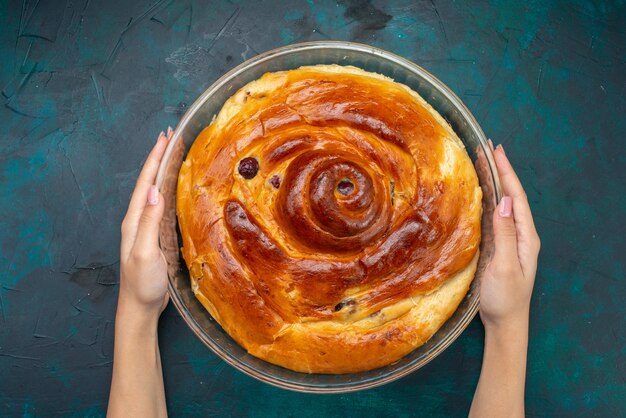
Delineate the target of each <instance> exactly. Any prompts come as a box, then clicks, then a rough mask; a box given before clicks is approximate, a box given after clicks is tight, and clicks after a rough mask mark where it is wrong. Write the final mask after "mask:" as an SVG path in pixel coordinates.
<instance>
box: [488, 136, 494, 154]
mask: <svg viewBox="0 0 626 418" xmlns="http://www.w3.org/2000/svg"><path fill="white" fill-rule="evenodd" d="M487 143H488V144H489V148H491V151H493V141H492V140H491V139H488V140H487Z"/></svg>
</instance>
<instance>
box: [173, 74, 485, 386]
mask: <svg viewBox="0 0 626 418" xmlns="http://www.w3.org/2000/svg"><path fill="white" fill-rule="evenodd" d="M243 159H248V160H246V162H245V163H248V162H251V161H252V160H251V159H254V160H255V161H252V163H254V162H256V163H258V169H257V166H256V165H255V164H248V165H245V164H243V163H240V162H241V161H242V160H243ZM244 166H245V167H244ZM242 167H243V168H242ZM481 197H482V194H481V189H480V187H479V184H478V178H477V175H476V172H475V170H474V167H473V165H472V162H471V160H470V158H469V156H468V155H467V153H466V151H465V149H464V147H463V144H462V143H461V141H460V139H459V138H458V137H457V135H456V134H455V133H454V131H453V130H452V128H451V127H450V126H449V125H448V123H447V122H446V121H445V120H443V118H442V117H441V116H440V115H439V114H438V113H437V112H436V111H434V110H433V109H432V107H431V106H430V105H428V104H427V103H426V102H425V101H424V100H423V99H422V98H421V97H420V96H419V95H418V94H417V93H415V92H414V91H412V90H411V89H409V88H408V87H406V86H404V85H402V84H399V83H395V82H393V81H392V80H391V79H389V78H386V77H384V76H381V75H379V74H374V73H369V72H365V71H363V70H360V69H358V68H355V67H342V66H337V65H319V66H313V67H301V68H299V69H297V70H291V71H287V72H278V73H268V74H265V75H264V76H263V77H261V78H260V79H258V80H256V81H253V82H251V83H249V84H248V85H246V86H244V87H243V88H241V89H240V90H239V91H237V93H235V94H234V95H233V96H232V97H231V98H230V99H228V101H227V102H226V103H225V105H224V107H223V108H222V110H221V111H220V113H219V115H218V116H217V117H216V118H215V119H214V121H213V122H212V123H211V124H210V125H209V126H208V127H207V128H206V129H204V130H203V131H202V133H201V134H200V135H199V136H198V138H197V139H196V141H195V142H194V144H193V146H192V147H191V150H190V151H189V154H188V155H187V158H186V160H185V162H184V163H183V165H182V167H181V170H180V174H179V178H178V191H177V205H176V206H177V214H178V219H179V225H180V230H181V234H182V238H183V248H182V253H183V257H184V259H185V261H186V263H187V266H188V268H189V271H190V276H191V280H192V288H193V290H194V293H195V295H196V297H197V298H198V299H199V300H200V302H202V304H203V305H204V306H205V307H206V309H207V310H208V311H209V313H210V314H211V315H212V316H213V317H214V318H215V319H216V320H217V321H218V322H219V323H220V325H221V326H222V327H223V328H224V329H225V330H226V332H228V333H229V334H230V335H231V336H232V337H233V338H234V339H235V340H236V341H237V342H238V343H239V344H241V345H242V346H243V347H245V348H246V349H247V350H248V351H249V352H250V353H251V354H252V355H254V356H257V357H259V358H261V359H263V360H266V361H269V362H271V363H274V364H277V365H280V366H283V367H286V368H289V369H292V370H296V371H301V372H307V373H336V374H339V373H351V372H358V371H364V370H371V369H374V368H378V367H381V366H385V365H387V364H390V363H393V362H395V361H397V360H399V359H400V358H402V357H403V356H404V355H406V354H407V353H409V352H410V351H412V350H414V349H415V348H416V347H419V346H420V345H422V344H424V343H425V342H426V341H427V340H428V339H429V338H430V337H431V336H432V335H433V334H434V333H435V332H436V331H437V330H438V329H439V328H440V327H441V326H442V325H443V323H444V322H445V321H446V320H447V319H448V318H449V317H450V316H451V315H452V314H453V313H454V311H455V310H456V308H457V306H458V305H459V303H460V302H461V300H462V299H463V297H464V296H465V294H466V293H467V290H468V288H469V285H470V283H471V281H472V279H473V277H474V273H475V271H476V264H477V260H478V246H479V243H480V215H481Z"/></svg>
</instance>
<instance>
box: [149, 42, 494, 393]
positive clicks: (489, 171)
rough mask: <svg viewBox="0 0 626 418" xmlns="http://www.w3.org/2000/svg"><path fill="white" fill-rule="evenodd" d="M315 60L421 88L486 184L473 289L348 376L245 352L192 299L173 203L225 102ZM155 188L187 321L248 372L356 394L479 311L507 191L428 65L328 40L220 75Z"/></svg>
mask: <svg viewBox="0 0 626 418" xmlns="http://www.w3.org/2000/svg"><path fill="white" fill-rule="evenodd" d="M315 64H339V65H354V66H356V67H360V68H362V69H364V70H367V71H372V72H376V73H381V74H384V75H386V76H389V77H391V78H393V79H394V80H395V81H397V82H400V83H404V84H406V85H408V86H409V87H411V88H412V89H413V90H415V91H417V92H418V93H419V94H420V95H422V97H424V99H425V100H426V101H428V102H429V103H430V104H431V105H432V106H433V107H434V108H435V109H436V110H437V111H438V112H439V113H440V114H441V115H442V116H443V117H444V118H445V119H446V120H448V122H449V123H450V124H451V125H452V127H453V128H454V130H455V131H456V133H457V134H458V135H459V137H460V138H461V140H462V141H463V143H464V144H465V146H466V148H467V151H468V153H469V155H470V157H471V158H472V160H473V161H474V163H475V165H476V168H477V172H478V175H479V181H480V184H481V187H482V189H483V195H484V197H483V217H482V226H483V228H482V229H483V235H482V241H481V255H480V259H479V264H478V270H477V272H476V276H475V279H474V281H473V282H472V285H471V287H470V290H469V292H468V293H467V295H466V296H465V298H464V299H463V301H462V302H461V304H460V305H459V307H458V309H457V310H456V312H455V313H454V314H453V315H452V317H451V318H450V319H449V320H448V321H447V322H446V323H445V324H444V325H443V327H442V328H441V329H440V330H439V331H438V332H437V333H436V334H435V335H434V336H433V337H432V338H431V339H430V340H429V341H428V342H427V343H426V344H424V345H423V346H421V347H419V348H417V349H416V350H414V351H413V352H411V353H409V354H407V355H406V356H405V357H403V358H402V359H401V360H399V361H397V362H396V363H394V364H391V365H388V366H385V367H382V368H379V369H376V370H371V371H367V372H360V373H352V374H344V375H320V374H306V373H298V372H294V371H291V370H288V369H285V368H282V367H279V366H276V365H273V364H271V363H268V362H265V361H263V360H260V359H258V358H256V357H253V356H252V355H250V354H248V353H247V352H246V350H245V349H243V348H242V347H241V346H240V345H239V344H237V343H236V342H235V341H234V340H233V339H232V338H230V336H229V335H228V334H227V333H226V332H225V331H224V330H223V329H222V327H221V326H220V325H219V324H218V323H217V322H216V321H215V320H214V319H213V318H212V317H211V315H209V313H208V312H207V311H206V309H204V307H203V306H202V305H201V304H200V302H198V300H197V299H196V298H195V296H194V294H193V292H192V290H191V286H190V281H189V274H188V271H187V268H186V266H185V263H184V261H183V260H182V257H181V256H180V251H179V248H180V242H179V231H178V228H177V220H176V207H175V203H176V202H175V196H176V183H177V177H178V171H179V169H180V166H181V164H182V161H183V158H184V157H185V155H186V153H187V150H188V149H189V147H190V146H191V144H192V143H193V141H194V140H195V139H196V137H197V136H198V134H199V133H200V131H201V130H202V129H204V128H205V127H206V126H207V125H208V124H209V123H210V122H211V120H212V118H213V115H215V114H217V113H218V112H219V111H220V109H221V108H222V105H223V104H224V102H225V101H226V100H227V99H228V98H229V97H230V96H231V95H232V94H234V93H235V92H236V91H237V90H238V89H239V88H241V87H243V86H244V85H245V84H247V83H248V82H250V81H252V80H255V79H257V78H259V77H260V76H261V75H263V74H264V73H266V72H271V71H281V70H288V69H294V68H298V67H300V66H302V65H315ZM157 185H158V186H159V188H160V190H161V192H162V193H163V196H164V197H165V201H166V209H165V210H166V213H165V217H164V219H163V222H162V225H161V237H160V242H161V248H162V250H163V251H164V253H165V255H166V258H167V260H168V275H169V293H170V298H171V301H172V303H173V304H174V306H175V307H176V309H178V311H179V312H180V315H181V316H182V317H183V319H184V320H185V322H186V323H187V325H188V326H189V327H190V328H191V330H192V331H193V332H194V333H195V334H196V336H198V338H200V340H202V342H203V343H204V344H206V345H207V347H209V348H210V349H211V350H212V351H213V352H215V353H216V354H217V355H218V356H219V357H220V358H222V359H223V360H224V361H225V362H227V363H228V364H230V365H231V366H233V367H235V368H236V369H238V370H240V371H242V372H243V373H245V374H247V375H249V376H252V377H253V378H255V379H258V380H260V381H263V382H266V383H269V384H272V385H275V386H278V387H281V388H284V389H290V390H295V391H300V392H310V393H341V392H352V391H357V390H361V389H366V388H372V387H375V386H380V385H383V384H385V383H388V382H391V381H393V380H396V379H399V378H401V377H402V376H405V375H407V374H409V373H411V372H413V371H415V370H417V369H419V368H420V367H422V366H424V365H425V364H426V363H428V362H429V361H431V360H432V359H433V358H435V357H436V356H437V355H438V354H440V353H441V352H442V351H443V350H445V349H446V348H447V347H448V346H449V345H450V344H451V343H452V342H453V341H454V340H455V339H456V338H457V337H458V336H459V335H460V334H461V333H462V332H463V330H464V329H465V328H466V327H467V325H468V324H469V323H470V321H471V320H472V319H473V318H474V316H475V315H476V312H477V310H478V304H479V294H478V288H479V286H478V284H479V281H480V277H481V276H482V273H483V271H484V268H485V266H486V265H487V264H488V262H489V260H490V259H491V254H492V250H493V237H492V233H491V219H492V213H493V209H494V208H495V205H496V202H497V201H499V199H500V197H501V195H502V192H501V189H500V183H499V179H498V175H497V172H496V169H495V163H494V161H493V155H492V152H491V149H490V147H489V145H488V144H487V140H486V138H485V135H484V133H483V132H482V130H481V128H480V127H479V126H478V123H477V122H476V120H475V119H474V117H473V116H472V114H471V113H470V112H469V110H468V109H467V108H466V107H465V105H464V104H463V103H462V102H461V100H459V98H458V97H457V96H456V95H455V94H454V93H452V91H450V89H448V88H447V87H446V86H445V85H444V84H443V83H441V82H440V81H439V80H437V79H436V78H435V77H434V76H433V75H431V74H429V73H428V72H426V71H425V70H424V69H422V68H420V67H419V66H417V65H415V64H413V63H412V62H409V61H407V60H405V59H404V58H402V57H399V56H397V55H394V54H392V53H389V52H387V51H384V50H381V49H378V48H374V47H371V46H368V45H362V44H355V43H348V42H328V41H324V42H307V43H301V44H295V45H288V46H285V47H281V48H278V49H274V50H271V51H268V52H265V53H263V54H261V55H258V56H256V57H254V58H252V59H250V60H248V61H246V62H244V63H243V64H241V65H239V66H237V67H235V68H234V69H232V70H231V71H229V72H228V73H226V74H225V75H223V76H222V77H221V78H220V79H219V80H217V81H216V82H215V83H214V84H213V85H212V86H211V87H209V88H208V89H207V90H206V91H205V92H204V93H203V94H202V95H201V96H200V97H199V98H198V99H197V100H196V101H195V103H194V104H193V105H192V106H190V107H189V109H188V110H187V113H186V114H185V115H184V116H183V117H182V119H181V120H180V122H179V124H178V126H177V127H176V130H175V134H174V137H173V139H172V141H171V142H170V144H169V146H168V149H167V151H166V153H165V157H164V158H163V161H162V163H161V166H160V168H159V174H158V177H157Z"/></svg>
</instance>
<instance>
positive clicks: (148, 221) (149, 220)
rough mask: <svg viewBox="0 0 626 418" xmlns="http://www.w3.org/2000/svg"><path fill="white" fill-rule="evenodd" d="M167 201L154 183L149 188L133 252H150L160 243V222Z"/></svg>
mask: <svg viewBox="0 0 626 418" xmlns="http://www.w3.org/2000/svg"><path fill="white" fill-rule="evenodd" d="M164 208H165V203H164V200H163V196H161V193H159V189H158V188H157V187H156V186H155V185H152V186H150V188H149V190H148V197H147V199H146V205H145V208H144V210H143V213H142V214H141V217H140V218H139V225H138V228H137V238H136V239H135V244H134V246H133V252H137V253H138V254H150V253H152V252H153V251H154V250H155V249H156V250H158V245H159V224H160V222H161V219H162V218H163V212H164Z"/></svg>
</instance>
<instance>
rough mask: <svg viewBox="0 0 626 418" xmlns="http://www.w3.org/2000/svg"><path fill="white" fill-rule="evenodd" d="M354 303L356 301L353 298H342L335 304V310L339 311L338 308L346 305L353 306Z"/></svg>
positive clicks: (340, 308)
mask: <svg viewBox="0 0 626 418" xmlns="http://www.w3.org/2000/svg"><path fill="white" fill-rule="evenodd" d="M355 303H356V301H355V300H354V299H346V300H342V301H341V302H339V303H338V304H336V305H335V312H339V311H340V310H342V309H343V308H345V307H346V306H353V305H354V304H355Z"/></svg>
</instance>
